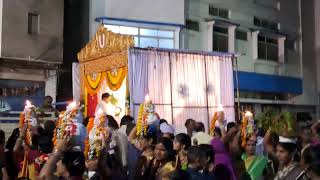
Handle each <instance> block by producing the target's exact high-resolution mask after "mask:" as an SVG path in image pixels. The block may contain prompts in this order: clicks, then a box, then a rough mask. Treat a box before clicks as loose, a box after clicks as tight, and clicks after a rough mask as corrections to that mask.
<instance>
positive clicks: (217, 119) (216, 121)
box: [209, 104, 227, 136]
mask: <svg viewBox="0 0 320 180" xmlns="http://www.w3.org/2000/svg"><path fill="white" fill-rule="evenodd" d="M226 125H227V121H226V120H225V116H224V108H223V106H222V104H219V105H218V108H217V110H216V112H215V113H214V114H213V118H212V120H211V124H210V130H209V133H210V135H212V136H213V135H214V130H215V128H216V127H217V128H220V127H221V128H223V129H221V130H225V127H226Z"/></svg>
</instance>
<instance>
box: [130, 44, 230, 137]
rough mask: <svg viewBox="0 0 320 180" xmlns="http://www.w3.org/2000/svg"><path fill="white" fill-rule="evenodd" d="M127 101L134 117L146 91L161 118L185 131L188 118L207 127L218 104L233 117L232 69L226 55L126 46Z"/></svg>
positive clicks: (228, 118)
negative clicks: (127, 52)
mask: <svg viewBox="0 0 320 180" xmlns="http://www.w3.org/2000/svg"><path fill="white" fill-rule="evenodd" d="M128 63H129V65H128V67H129V69H128V70H129V72H128V73H129V74H128V75H129V86H130V98H131V99H130V105H131V112H132V115H133V117H134V118H136V117H137V115H138V110H139V104H140V103H142V102H143V101H144V97H145V95H146V94H149V96H150V98H151V99H152V101H153V103H154V104H155V106H156V111H157V112H158V114H159V115H160V117H161V118H164V119H166V120H167V121H168V122H169V123H171V124H173V125H174V127H175V130H176V133H180V132H185V127H184V123H185V120H186V119H188V118H193V119H195V120H196V121H201V122H203V123H204V125H205V126H206V129H208V126H209V124H210V120H211V119H212V116H213V113H214V112H215V110H216V108H217V106H218V105H219V104H223V105H224V106H225V112H226V118H227V120H228V121H234V119H235V113H234V87H233V70H232V61H231V58H230V57H218V56H211V55H201V54H191V53H189V54H188V53H185V52H178V51H177V52H175V51H169V52H165V51H162V50H161V51H157V50H143V49H130V50H129V62H128Z"/></svg>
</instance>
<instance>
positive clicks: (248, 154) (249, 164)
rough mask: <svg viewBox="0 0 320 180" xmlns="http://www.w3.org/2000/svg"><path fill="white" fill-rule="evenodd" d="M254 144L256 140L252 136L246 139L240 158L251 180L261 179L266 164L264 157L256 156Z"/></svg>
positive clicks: (266, 160)
mask: <svg viewBox="0 0 320 180" xmlns="http://www.w3.org/2000/svg"><path fill="white" fill-rule="evenodd" d="M256 143H257V138H256V137H255V136H254V135H251V136H249V137H247V139H246V144H245V147H244V150H245V152H244V153H243V154H242V156H241V158H242V160H243V161H244V164H245V167H246V170H247V173H248V174H249V175H250V177H251V179H253V180H259V179H263V177H264V173H265V172H266V169H267V164H268V159H267V158H266V157H264V156H261V155H256Z"/></svg>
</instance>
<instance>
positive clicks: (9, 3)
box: [0, 0, 64, 110]
mask: <svg viewBox="0 0 320 180" xmlns="http://www.w3.org/2000/svg"><path fill="white" fill-rule="evenodd" d="M63 7H64V1H63V0H55V1H36V0H25V1H19V0H0V17H1V18H0V80H1V82H2V83H1V87H0V89H1V92H0V97H1V98H2V99H4V98H6V99H10V100H11V99H15V102H16V100H17V99H19V98H22V96H21V95H22V94H23V95H25V96H28V98H31V99H32V98H33V99H35V101H37V102H38V103H40V99H41V98H43V96H44V95H50V96H52V97H53V98H54V99H55V96H56V84H57V69H58V67H59V65H60V64H62V62H63V56H62V53H63V14H64V8H63ZM19 84H20V85H19ZM29 86H31V87H29ZM37 88H40V91H41V93H40V94H39V93H31V91H34V89H37ZM42 88H43V89H42ZM40 95H41V96H42V97H40ZM39 98H40V99H39ZM12 110H20V109H12Z"/></svg>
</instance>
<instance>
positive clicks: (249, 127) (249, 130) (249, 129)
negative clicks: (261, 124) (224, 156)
mask: <svg viewBox="0 0 320 180" xmlns="http://www.w3.org/2000/svg"><path fill="white" fill-rule="evenodd" d="M255 131H256V125H255V124H254V118H253V114H252V113H251V112H250V111H246V112H245V113H244V114H243V116H242V125H241V139H242V142H241V146H242V147H245V146H246V143H247V142H246V139H247V138H248V137H250V136H251V135H253V134H254V133H255Z"/></svg>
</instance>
